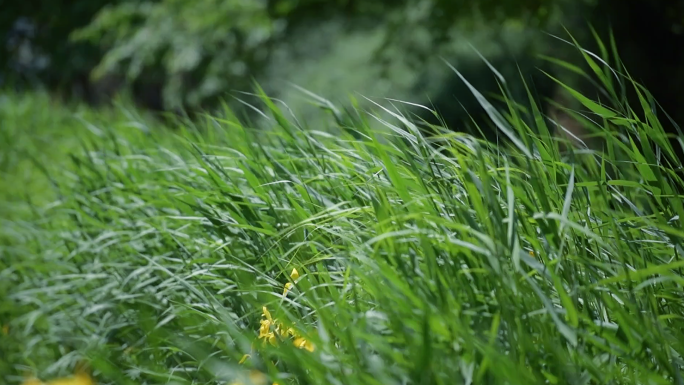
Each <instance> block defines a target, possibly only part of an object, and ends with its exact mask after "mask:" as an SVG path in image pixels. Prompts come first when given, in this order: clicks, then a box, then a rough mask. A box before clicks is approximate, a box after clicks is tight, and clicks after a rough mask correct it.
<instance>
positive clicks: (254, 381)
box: [230, 370, 268, 385]
mask: <svg viewBox="0 0 684 385" xmlns="http://www.w3.org/2000/svg"><path fill="white" fill-rule="evenodd" d="M248 378H249V384H250V385H266V384H267V383H268V378H267V377H266V375H265V374H263V373H261V372H260V371H258V370H251V371H250V372H249V376H248ZM230 385H245V384H244V382H242V381H240V380H236V381H233V382H231V383H230Z"/></svg>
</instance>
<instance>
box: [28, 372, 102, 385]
mask: <svg viewBox="0 0 684 385" xmlns="http://www.w3.org/2000/svg"><path fill="white" fill-rule="evenodd" d="M22 385H95V381H93V379H92V378H91V377H90V376H89V375H88V374H87V373H76V374H75V375H74V376H73V377H69V378H60V379H57V380H52V381H50V382H48V383H45V382H43V381H41V380H39V379H37V378H35V377H33V378H28V379H26V380H24V382H23V383H22Z"/></svg>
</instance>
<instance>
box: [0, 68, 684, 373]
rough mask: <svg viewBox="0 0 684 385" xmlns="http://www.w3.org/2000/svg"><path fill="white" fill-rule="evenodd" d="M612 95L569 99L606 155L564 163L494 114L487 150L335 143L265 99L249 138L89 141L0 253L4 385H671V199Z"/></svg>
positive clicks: (667, 176)
mask: <svg viewBox="0 0 684 385" xmlns="http://www.w3.org/2000/svg"><path fill="white" fill-rule="evenodd" d="M587 60H588V61H590V63H594V64H596V61H595V59H594V58H592V57H589V56H587ZM596 65H597V66H599V65H598V64H596ZM601 71H603V70H601ZM601 73H603V72H601ZM597 74H598V73H597ZM610 76H612V75H610ZM598 77H599V79H600V80H602V83H601V84H602V87H604V89H607V90H608V91H610V90H611V88H610V87H613V88H614V89H617V88H618V87H619V86H620V84H622V85H623V86H628V85H630V84H631V83H630V82H629V81H628V79H626V78H624V77H623V78H612V77H609V76H608V75H607V76H604V77H601V76H598ZM616 79H619V80H620V82H618V81H617V80H616ZM473 91H474V92H477V91H476V90H473ZM614 94H615V97H616V99H614V100H612V102H613V105H612V107H610V108H609V106H606V105H601V104H598V103H596V102H594V101H591V100H590V99H587V98H584V97H582V96H581V95H579V94H575V97H577V98H578V100H579V101H580V102H582V103H583V104H584V105H585V106H586V107H587V109H588V110H589V112H588V113H587V114H586V115H584V117H585V119H584V121H583V122H584V124H585V125H587V128H589V129H593V131H594V132H596V133H597V134H600V135H601V138H602V141H603V143H604V151H590V150H588V149H583V150H582V149H578V150H576V151H572V152H570V153H569V154H567V155H561V152H560V150H559V146H558V143H557V140H555V139H554V137H553V136H552V135H551V134H550V132H551V131H552V128H551V127H550V125H549V123H548V122H547V121H546V120H545V118H544V116H543V115H542V113H541V112H540V111H539V110H538V109H536V108H535V107H534V106H535V105H534V104H532V105H530V106H528V107H529V108H528V109H527V112H526V114H527V115H526V116H523V115H522V114H524V112H521V111H520V110H519V109H517V108H515V107H514V104H513V101H510V103H509V105H510V106H511V108H510V109H509V110H508V111H495V110H491V109H490V110H489V111H490V112H491V114H492V115H491V117H492V120H493V122H494V123H495V124H496V125H497V126H498V128H499V129H500V130H501V132H502V133H503V134H505V135H506V136H507V137H508V138H509V142H507V144H505V145H501V146H494V145H492V144H488V143H484V142H481V141H478V140H476V139H474V138H472V137H470V136H467V135H460V134H456V133H450V134H446V133H445V134H443V135H439V136H433V137H426V136H425V135H423V134H422V133H421V131H420V130H418V129H417V128H416V127H415V126H414V125H413V124H412V123H411V122H410V121H408V120H406V119H405V118H404V117H403V116H402V115H400V114H399V113H396V112H393V111H392V110H390V109H387V110H386V111H385V112H387V113H391V114H394V117H395V118H396V120H398V121H399V122H400V123H396V124H395V123H392V122H388V121H386V120H382V122H384V123H385V129H375V128H374V127H373V126H371V124H370V123H369V115H368V114H366V113H365V112H361V111H357V113H356V115H355V116H352V117H350V119H346V120H345V119H338V123H340V124H342V125H345V124H347V123H349V122H353V125H349V126H345V127H343V128H344V130H342V131H343V132H344V133H343V134H340V135H336V136H333V135H330V134H329V133H327V132H324V131H319V130H315V129H305V128H303V127H302V126H301V125H300V124H299V123H298V122H297V121H296V119H294V118H293V117H290V116H287V114H286V113H284V112H283V110H282V109H281V108H279V107H278V106H277V105H276V104H275V102H274V101H272V100H270V99H268V98H267V97H266V96H265V95H263V94H261V98H262V102H263V104H264V106H265V107H266V109H267V111H268V112H269V116H270V119H271V122H272V127H271V128H270V129H268V130H255V129H251V128H249V127H245V126H244V125H243V124H241V123H239V122H238V120H237V119H235V118H234V117H233V116H232V115H231V114H230V111H225V112H224V113H223V114H221V115H219V116H207V117H206V119H204V120H203V121H202V122H199V123H198V122H196V123H186V124H185V127H183V128H182V129H181V130H180V131H178V132H177V133H176V134H174V135H173V137H169V135H171V134H169V133H164V132H162V131H155V130H151V131H149V132H141V131H139V130H131V129H118V130H107V129H106V128H105V129H103V130H102V131H101V132H98V133H95V134H94V135H93V136H92V137H90V138H86V139H85V140H84V141H85V142H86V148H87V151H85V152H83V151H81V152H78V153H74V154H72V156H71V159H72V162H73V163H72V166H71V167H69V168H67V169H65V171H64V172H63V173H61V174H58V176H55V178H54V179H55V180H56V182H57V183H56V184H57V185H58V188H59V189H58V193H59V196H60V200H59V201H58V202H57V203H56V204H54V205H53V207H52V208H51V209H50V210H49V212H48V213H45V214H44V218H45V219H44V221H43V222H44V223H39V224H36V226H35V229H34V230H33V231H32V232H25V233H22V234H29V235H27V236H26V237H25V239H24V240H23V241H22V242H18V243H14V244H12V245H11V246H12V247H5V248H4V249H3V250H2V252H3V255H4V257H3V262H2V263H3V264H4V270H3V271H2V272H1V273H0V278H2V280H3V281H4V282H9V283H10V284H9V285H8V286H7V287H5V290H6V293H7V295H6V296H5V297H3V298H4V299H3V300H2V302H0V306H1V307H0V315H3V321H4V322H8V323H9V335H8V336H6V337H4V338H5V340H6V341H7V343H4V344H2V345H3V348H2V349H5V350H6V353H7V355H6V357H9V362H10V365H11V366H9V365H8V366H6V368H7V369H8V370H9V372H8V373H6V376H5V378H6V379H7V381H9V382H11V381H15V380H16V381H18V380H19V379H20V378H19V374H20V372H22V371H30V370H32V369H38V370H39V371H40V372H41V374H43V375H44V377H45V376H51V375H53V376H54V375H58V374H63V373H66V372H69V371H70V370H71V367H72V366H73V365H74V364H75V363H76V362H77V361H79V360H82V359H84V358H85V359H87V360H88V361H89V362H90V366H91V367H92V368H93V370H94V372H95V375H96V377H97V378H98V380H99V381H100V382H101V383H112V384H144V383H148V384H152V383H168V384H213V383H217V384H218V383H226V382H232V381H238V380H242V381H243V382H244V383H248V381H249V380H250V378H252V379H253V381H256V382H261V383H273V382H277V383H279V384H324V383H330V384H454V383H457V384H482V383H496V384H525V385H527V384H546V383H549V384H562V383H568V384H591V383H630V384H671V383H681V382H682V379H681V374H680V372H681V369H682V365H683V363H682V357H681V354H682V352H684V345H683V344H684V330H683V329H684V328H683V326H682V325H684V323H682V317H683V316H684V307H683V304H684V302H683V301H682V297H681V293H682V282H683V281H684V278H683V277H682V271H681V269H682V267H684V261H682V259H681V257H680V255H681V253H682V243H681V240H682V236H683V235H684V231H682V225H681V218H682V217H683V216H684V207H683V205H682V196H681V195H679V194H680V192H681V191H682V187H683V183H682V180H681V179H680V178H679V176H678V175H677V173H676V172H675V171H673V168H672V167H671V166H672V164H676V162H677V159H676V157H674V156H673V155H672V154H673V151H672V148H671V145H670V144H669V142H668V141H667V140H666V139H665V138H666V135H665V133H664V131H663V129H662V127H661V126H660V125H659V124H658V123H657V122H658V120H657V117H656V116H655V114H654V113H653V111H651V110H650V108H646V107H647V105H648V98H647V96H646V95H643V96H642V98H643V101H644V103H645V104H644V107H645V108H643V110H644V114H646V116H647V117H648V119H647V120H646V121H643V120H641V119H639V117H638V116H637V115H636V114H634V113H632V112H633V111H632V110H631V109H629V106H625V105H624V104H621V100H620V97H619V94H618V93H617V92H614ZM482 103H483V104H484V106H485V107H487V106H488V105H487V102H486V100H484V99H482ZM523 117H524V118H525V119H523ZM526 121H530V122H533V123H532V124H528V123H525V122H526ZM345 122H347V123H345ZM350 124H351V123H350ZM161 136H163V139H161ZM293 269H296V271H297V274H296V275H295V274H293V273H292V271H293ZM285 286H287V288H288V290H287V291H286V292H285V293H284V290H283V289H284V287H285ZM8 309H14V310H12V311H10V310H8ZM264 309H267V310H268V314H269V315H268V316H266V312H265V311H264ZM9 314H11V317H9V316H8V315H9ZM262 314H263V316H262ZM269 317H270V318H269ZM271 319H272V320H273V321H272V322H271V321H270V320H271ZM276 319H277V320H278V321H277V322H275V320H276ZM263 320H269V322H268V324H267V325H266V326H267V327H266V328H264V325H265V323H264V322H263ZM276 325H277V326H278V327H279V329H278V330H279V331H280V332H278V333H276V332H274V331H273V329H272V328H274V327H275V326H276ZM262 328H263V329H262ZM290 328H291V329H292V331H293V332H292V334H296V336H298V337H299V338H302V339H303V340H304V341H306V343H307V344H310V346H311V349H300V347H302V346H303V345H301V344H296V343H286V341H285V340H286V339H288V338H290V337H291V335H290V336H288V333H282V330H288V329H290ZM271 332H273V334H272V337H273V338H271V335H269V334H268V333H271ZM260 335H261V336H262V337H264V336H268V337H267V338H259V336H260ZM264 340H266V341H264ZM300 342H301V341H300ZM245 355H248V356H245ZM257 372H258V373H261V374H263V375H259V376H256V377H255V376H254V375H252V376H251V377H250V376H249V373H252V374H254V373H257ZM255 378H256V379H255Z"/></svg>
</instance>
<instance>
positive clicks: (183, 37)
mask: <svg viewBox="0 0 684 385" xmlns="http://www.w3.org/2000/svg"><path fill="white" fill-rule="evenodd" d="M683 3H684V1H680V0H594V1H591V0H584V1H566V0H553V1H544V0H484V1H478V2H472V1H466V0H453V1H452V0H449V1H447V0H400V1H397V0H392V1H361V0H336V1H335V0H329V1H323V0H263V1H258V0H196V1H180V0H156V1H140V0H130V1H124V0H115V1H112V0H107V1H105V0H76V1H7V0H3V1H1V2H0V4H1V5H0V7H1V9H2V12H0V42H2V46H1V50H0V55H1V56H0V88H2V89H13V90H19V91H26V90H32V89H37V88H40V89H46V90H48V91H49V92H51V93H52V94H53V95H54V96H55V97H58V98H63V99H77V100H85V101H87V102H89V103H94V104H98V103H106V102H108V101H110V100H112V98H113V97H114V95H115V94H125V95H129V96H130V97H132V98H133V99H134V100H135V101H136V102H137V103H138V104H139V105H141V106H143V107H146V108H148V109H152V110H157V111H162V110H170V111H180V110H187V111H193V110H198V109H206V108H209V109H210V108H212V107H214V106H216V105H217V102H218V101H219V100H227V101H228V102H229V103H233V102H234V99H233V97H234V96H240V95H243V94H240V93H238V91H251V90H252V85H253V81H254V80H256V81H258V82H259V83H260V84H261V85H262V86H263V87H264V88H265V89H266V90H267V92H269V94H271V95H273V96H276V97H281V98H283V99H285V100H286V101H287V102H288V103H291V104H292V105H294V106H301V108H302V109H305V107H304V104H303V103H300V104H298V103H299V100H300V99H301V98H298V95H299V94H297V92H295V91H293V89H292V87H291V86H290V84H289V83H288V82H293V83H296V84H298V85H301V86H303V87H305V88H307V89H309V90H311V91H313V92H316V93H319V94H321V95H323V96H326V97H330V98H341V99H344V98H345V97H346V95H347V94H348V93H353V92H359V93H362V94H364V95H368V96H372V97H393V98H399V99H404V100H410V101H412V102H419V103H425V104H431V105H433V106H434V107H435V108H437V109H438V110H439V112H440V113H441V114H443V115H444V117H445V118H446V120H447V123H449V124H450V125H453V126H457V125H458V122H459V121H462V120H463V119H464V114H463V111H464V108H465V109H467V110H468V111H469V112H470V113H475V114H477V113H478V106H477V104H476V103H475V102H474V100H473V99H472V98H469V93H468V92H467V89H466V88H465V87H464V86H463V84H462V82H460V80H459V79H458V78H457V77H456V76H455V75H454V74H453V72H451V71H450V70H449V69H448V68H447V66H446V65H445V64H444V63H443V62H441V61H440V60H439V58H440V57H445V58H446V59H447V60H448V61H449V62H450V63H452V64H454V65H455V67H456V68H457V69H458V70H459V71H462V72H463V74H464V75H465V76H466V78H468V79H469V80H470V81H471V82H472V83H473V84H474V85H475V86H476V87H478V88H479V89H480V90H481V91H483V92H496V91H497V90H498V86H497V83H496V81H495V79H494V77H493V76H492V74H491V71H490V70H489V69H488V68H487V66H486V65H485V64H484V62H483V61H482V60H481V59H480V58H479V56H478V55H477V54H476V53H475V51H474V50H473V49H472V48H470V46H469V45H470V44H472V46H474V47H475V48H477V50H479V51H481V52H482V54H483V56H485V57H486V58H487V59H488V60H490V61H491V63H492V64H493V65H494V66H495V67H496V68H497V69H498V70H499V71H500V72H502V73H503V74H504V75H505V76H506V77H507V79H509V80H510V82H509V85H510V87H511V89H512V90H513V92H514V93H516V92H518V93H520V92H522V91H523V90H524V88H522V83H521V82H520V81H519V80H520V76H519V72H518V71H519V69H520V71H521V72H522V74H523V77H524V78H525V79H526V81H528V82H529V83H530V84H533V86H534V89H535V92H536V94H537V96H538V97H539V99H540V100H542V101H543V100H544V98H548V97H554V96H555V95H556V91H557V87H556V86H555V85H554V83H553V82H551V81H550V80H549V79H548V78H547V77H546V76H545V75H543V74H541V72H540V71H539V70H538V69H539V68H541V69H543V70H545V71H547V72H549V73H552V74H554V75H555V76H558V77H559V78H561V79H563V80H564V81H567V82H569V83H570V84H573V85H574V86H577V87H578V88H580V89H582V90H584V92H586V93H587V94H589V95H588V96H594V95H592V93H594V94H596V95H595V96H596V97H599V96H600V95H599V93H598V92H597V90H595V89H592V88H591V85H590V84H589V83H588V82H582V80H581V79H580V78H578V77H576V76H573V75H572V74H568V73H563V72H562V71H560V70H559V69H558V68H555V67H553V66H550V65H549V64H548V63H547V62H541V61H540V60H539V59H538V58H537V55H539V54H544V55H549V56H553V57H558V58H562V59H564V60H568V61H570V62H574V63H576V64H579V63H580V62H582V60H581V56H580V55H579V54H578V53H577V50H576V49H575V48H574V47H572V46H571V45H568V44H564V43H562V42H560V41H559V40H558V39H555V38H553V37H550V36H549V34H554V35H557V36H560V37H563V38H565V39H569V37H568V35H567V33H566V31H565V29H566V28H567V30H568V31H570V33H572V35H573V36H574V37H575V38H576V39H577V40H578V42H579V43H580V44H581V45H582V46H584V47H586V48H587V49H590V50H595V52H599V51H600V50H599V47H598V46H597V45H596V43H595V40H594V37H593V36H592V34H591V33H590V29H589V28H588V26H589V25H592V26H593V27H594V28H595V29H596V31H597V32H598V34H599V36H600V37H601V39H602V40H603V42H604V43H605V44H606V45H607V46H609V45H610V40H611V39H610V31H612V32H613V34H614V38H615V42H616V43H617V46H618V49H619V53H620V59H621V60H622V61H623V62H624V64H625V66H626V68H627V70H628V71H629V74H630V75H631V76H632V77H633V78H634V79H636V80H637V81H639V82H641V83H643V84H644V85H645V86H646V87H647V88H648V89H649V90H650V91H651V92H652V94H653V95H654V97H655V99H656V100H657V101H658V103H660V104H661V105H662V106H663V107H664V109H665V111H667V112H668V113H669V114H671V115H672V117H673V119H674V121H676V122H682V121H683V119H684V109H682V108H680V106H681V104H682V101H683V96H682V93H681V92H680V90H681V89H682V85H683V84H682V83H683V82H684V79H683V77H684V66H682V63H683V61H682V55H683V52H684V49H683V48H684V45H683V43H684V40H683V39H684V34H683V29H684V27H683V24H684V5H683ZM474 4H477V5H474ZM613 59H615V58H613ZM611 64H613V65H615V62H613V63H611ZM566 72H567V71H566ZM523 96H524V94H523ZM632 96H633V95H632ZM233 105H234V106H239V105H240V104H239V103H233ZM461 106H463V107H461ZM660 116H662V113H661V114H660ZM424 117H428V116H424ZM672 129H673V130H674V128H672Z"/></svg>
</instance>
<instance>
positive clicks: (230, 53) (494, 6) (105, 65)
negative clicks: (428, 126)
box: [73, 0, 566, 108]
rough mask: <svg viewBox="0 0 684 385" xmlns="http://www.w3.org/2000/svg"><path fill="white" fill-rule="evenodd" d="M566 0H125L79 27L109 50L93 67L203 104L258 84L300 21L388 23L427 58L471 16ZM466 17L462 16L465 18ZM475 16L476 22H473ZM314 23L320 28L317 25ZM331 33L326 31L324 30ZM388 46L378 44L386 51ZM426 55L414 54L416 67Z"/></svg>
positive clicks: (521, 15) (518, 14) (175, 100)
mask: <svg viewBox="0 0 684 385" xmlns="http://www.w3.org/2000/svg"><path fill="white" fill-rule="evenodd" d="M563 1H566V0H507V1H500V0H486V1H481V2H478V3H477V5H473V3H472V2H470V1H466V0H461V1H444V0H395V1H389V0H379V1H368V0H366V1H363V0H332V1H331V0H328V1H323V0H196V1H193V2H187V1H181V0H161V1H157V2H150V1H144V2H124V3H120V4H117V5H114V6H109V7H106V8H104V9H103V10H102V11H100V12H99V13H98V15H97V17H96V18H95V19H94V20H93V22H92V23H91V24H90V25H88V26H87V27H85V28H83V29H81V30H79V31H78V32H77V33H75V34H74V35H73V37H74V40H75V41H90V42H92V43H99V44H100V46H101V48H102V49H104V50H105V51H106V53H105V55H104V57H103V58H102V60H101V61H100V62H99V64H98V65H97V67H96V68H95V71H94V72H93V76H94V77H95V78H98V77H101V76H103V75H105V74H112V73H114V74H122V75H125V76H126V78H127V79H128V81H130V82H135V81H139V80H141V79H142V80H143V81H144V79H146V78H157V79H159V80H160V81H161V82H163V104H164V106H165V107H167V108H177V107H181V106H190V107H197V106H200V105H203V104H204V103H206V102H207V101H208V100H211V99H212V98H215V97H216V96H218V95H220V94H221V93H223V92H225V91H226V90H230V89H238V90H245V89H248V88H250V82H251V79H252V77H257V76H258V75H259V74H260V72H261V71H262V70H263V68H264V66H265V65H266V64H267V63H268V62H269V59H270V53H271V52H272V50H273V48H274V47H275V46H277V44H279V43H280V42H282V41H283V39H285V38H286V37H287V35H288V32H289V31H291V30H293V29H294V28H296V27H299V26H301V25H305V24H306V23H311V22H312V21H319V22H320V21H321V20H325V19H326V18H330V17H334V16H339V15H344V16H345V17H349V18H354V17H356V18H367V19H370V20H373V21H374V24H373V25H372V26H373V27H377V26H378V22H380V23H384V22H387V23H388V26H389V28H388V30H387V32H386V36H387V38H386V44H385V47H391V46H396V45H402V46H403V47H404V48H407V50H408V51H409V53H408V57H415V58H419V57H425V56H427V53H429V52H430V51H431V47H432V46H433V44H441V43H446V42H448V34H449V33H450V32H452V31H453V26H454V25H456V24H458V23H461V22H467V21H468V20H469V19H478V20H486V21H487V22H488V23H491V22H494V23H496V22H499V21H502V20H512V19H514V20H518V21H519V22H522V23H536V24H540V23H543V22H544V21H545V20H546V19H548V17H547V16H548V15H550V14H551V13H552V12H551V8H552V7H553V6H554V5H555V4H556V3H561V2H563ZM457 21H458V23H457ZM417 24H425V25H427V26H428V30H429V33H430V34H431V36H432V39H431V41H432V43H431V44H430V45H428V46H418V45H413V46H411V45H407V44H406V42H407V41H409V40H410V34H411V27H412V26H415V25H417ZM471 24H473V25H475V24H476V23H474V22H473V23H471ZM313 32H315V31H312V33H313ZM321 38H322V39H325V36H321ZM382 51H383V50H381V51H380V52H378V59H380V60H382V56H383V52H382ZM419 65H420V62H419V61H416V63H415V66H416V67H417V66H419Z"/></svg>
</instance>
